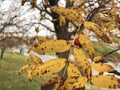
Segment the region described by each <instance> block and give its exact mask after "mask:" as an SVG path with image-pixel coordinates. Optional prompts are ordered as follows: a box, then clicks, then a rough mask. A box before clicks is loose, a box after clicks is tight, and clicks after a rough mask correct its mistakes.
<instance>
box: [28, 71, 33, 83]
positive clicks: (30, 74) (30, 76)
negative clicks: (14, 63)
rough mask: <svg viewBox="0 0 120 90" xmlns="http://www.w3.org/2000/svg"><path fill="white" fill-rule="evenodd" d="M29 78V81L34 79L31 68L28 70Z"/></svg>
mask: <svg viewBox="0 0 120 90" xmlns="http://www.w3.org/2000/svg"><path fill="white" fill-rule="evenodd" d="M27 78H28V79H29V81H32V79H33V76H32V70H31V69H29V70H28V74H27Z"/></svg>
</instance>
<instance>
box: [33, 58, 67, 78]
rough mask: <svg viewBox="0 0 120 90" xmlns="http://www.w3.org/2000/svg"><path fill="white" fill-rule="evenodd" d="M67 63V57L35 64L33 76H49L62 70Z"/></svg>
mask: <svg viewBox="0 0 120 90" xmlns="http://www.w3.org/2000/svg"><path fill="white" fill-rule="evenodd" d="M65 64H66V59H64V58H57V59H53V60H49V61H46V62H44V63H43V64H37V65H36V66H35V65H33V67H32V66H31V68H32V73H33V74H32V75H33V77H39V78H42V77H48V76H51V75H53V74H56V73H57V72H59V71H61V70H62V69H63V68H64V66H65Z"/></svg>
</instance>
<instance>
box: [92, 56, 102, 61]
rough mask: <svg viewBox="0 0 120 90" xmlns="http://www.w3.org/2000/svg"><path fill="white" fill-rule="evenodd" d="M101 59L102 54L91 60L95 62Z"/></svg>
mask: <svg viewBox="0 0 120 90" xmlns="http://www.w3.org/2000/svg"><path fill="white" fill-rule="evenodd" d="M102 59H103V56H96V57H94V58H93V61H94V62H97V61H100V60H102Z"/></svg>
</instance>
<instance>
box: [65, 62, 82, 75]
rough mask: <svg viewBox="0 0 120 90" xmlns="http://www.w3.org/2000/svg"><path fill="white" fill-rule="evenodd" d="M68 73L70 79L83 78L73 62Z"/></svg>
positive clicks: (70, 63)
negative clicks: (73, 77) (74, 77)
mask: <svg viewBox="0 0 120 90" xmlns="http://www.w3.org/2000/svg"><path fill="white" fill-rule="evenodd" d="M67 73H68V77H72V76H81V73H80V71H79V69H78V67H77V66H76V65H75V64H74V63H72V62H69V65H68V68H67Z"/></svg>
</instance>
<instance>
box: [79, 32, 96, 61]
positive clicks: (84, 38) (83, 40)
mask: <svg viewBox="0 0 120 90" xmlns="http://www.w3.org/2000/svg"><path fill="white" fill-rule="evenodd" d="M79 41H80V44H81V45H82V47H83V48H85V50H86V51H88V53H89V55H90V57H91V59H93V58H94V53H95V50H94V47H93V45H92V42H91V41H90V39H89V38H88V36H87V35H85V34H84V33H82V32H80V33H79Z"/></svg>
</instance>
